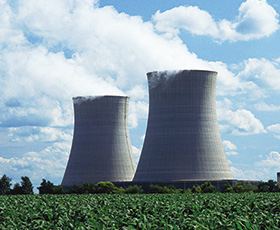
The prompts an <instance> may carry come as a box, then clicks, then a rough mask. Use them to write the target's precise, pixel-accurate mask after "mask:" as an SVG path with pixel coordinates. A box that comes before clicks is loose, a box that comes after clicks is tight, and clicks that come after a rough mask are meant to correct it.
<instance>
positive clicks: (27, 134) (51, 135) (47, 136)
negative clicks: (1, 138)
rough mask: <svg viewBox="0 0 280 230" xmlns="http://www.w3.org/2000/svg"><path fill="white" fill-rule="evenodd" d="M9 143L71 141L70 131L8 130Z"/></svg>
mask: <svg viewBox="0 0 280 230" xmlns="http://www.w3.org/2000/svg"><path fill="white" fill-rule="evenodd" d="M9 131H10V134H9V136H10V138H11V141H18V142H35V141H36V142H37V141H39V142H54V141H69V142H70V141H71V140H72V131H69V130H66V129H64V130H61V129H58V128H51V127H29V126H24V127H16V128H9Z"/></svg>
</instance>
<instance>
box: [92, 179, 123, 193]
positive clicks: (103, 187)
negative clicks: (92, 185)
mask: <svg viewBox="0 0 280 230" xmlns="http://www.w3.org/2000/svg"><path fill="white" fill-rule="evenodd" d="M97 193H109V194H111V193H118V188H117V187H116V186H115V185H114V184H113V183H112V182H110V181H105V182H104V181H100V182H98V183H97Z"/></svg>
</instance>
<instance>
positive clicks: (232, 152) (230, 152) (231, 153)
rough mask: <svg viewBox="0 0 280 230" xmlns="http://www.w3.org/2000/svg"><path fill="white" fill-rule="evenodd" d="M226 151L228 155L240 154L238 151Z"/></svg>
mask: <svg viewBox="0 0 280 230" xmlns="http://www.w3.org/2000/svg"><path fill="white" fill-rule="evenodd" d="M225 153H226V155H228V156H235V155H238V152H236V151H226V152H225Z"/></svg>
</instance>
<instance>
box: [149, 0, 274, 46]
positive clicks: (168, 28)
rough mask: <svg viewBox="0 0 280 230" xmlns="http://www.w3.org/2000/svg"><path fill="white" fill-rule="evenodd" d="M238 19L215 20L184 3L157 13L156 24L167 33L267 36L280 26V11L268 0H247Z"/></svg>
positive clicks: (245, 37) (234, 38) (224, 37)
mask: <svg viewBox="0 0 280 230" xmlns="http://www.w3.org/2000/svg"><path fill="white" fill-rule="evenodd" d="M238 11H239V15H238V16H237V17H236V19H235V20H234V21H228V20H226V19H223V20H221V21H219V22H215V21H214V19H213V18H212V16H211V15H210V14H209V13H208V12H206V11H204V10H201V9H199V8H198V7H193V6H188V7H187V6H180V7H175V8H173V9H171V10H167V11H164V12H162V13H161V12H160V11H158V12H156V14H155V15H154V16H153V21H154V22H155V28H156V29H157V30H158V31H159V32H164V33H166V34H167V36H169V37H170V36H171V37H172V36H173V37H174V36H177V35H178V34H179V33H180V29H184V30H187V31H189V32H190V33H193V34H196V35H209V36H212V37H213V38H215V39H218V40H220V41H225V40H229V41H234V42H235V41H242V40H244V41H248V40H251V39H258V38H262V37H266V36H269V35H271V34H272V33H274V32H276V31H277V30H278V29H279V24H278V22H279V21H278V19H277V17H278V14H277V13H276V11H275V10H274V9H273V7H272V6H270V5H269V4H268V3H267V2H266V0H247V1H246V2H243V3H242V4H241V6H240V7H239V9H238Z"/></svg>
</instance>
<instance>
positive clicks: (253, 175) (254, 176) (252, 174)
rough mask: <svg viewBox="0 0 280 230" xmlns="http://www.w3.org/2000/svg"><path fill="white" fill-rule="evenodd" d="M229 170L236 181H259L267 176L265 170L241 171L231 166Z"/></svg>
mask: <svg viewBox="0 0 280 230" xmlns="http://www.w3.org/2000/svg"><path fill="white" fill-rule="evenodd" d="M230 170H231V172H232V175H233V178H236V179H238V180H261V179H263V178H264V176H265V175H266V174H267V172H266V171H265V170H257V171H255V170H250V169H248V170H242V169H240V168H236V167H233V166H231V167H230Z"/></svg>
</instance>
